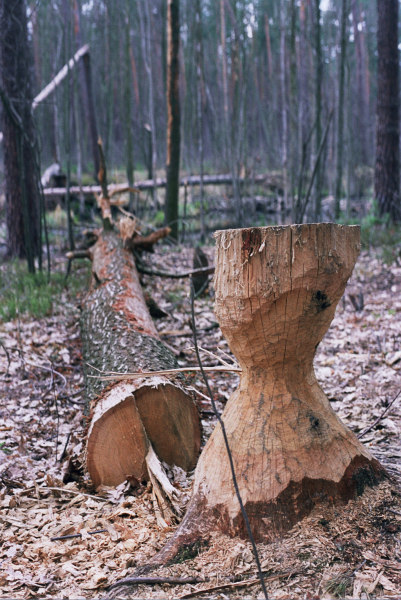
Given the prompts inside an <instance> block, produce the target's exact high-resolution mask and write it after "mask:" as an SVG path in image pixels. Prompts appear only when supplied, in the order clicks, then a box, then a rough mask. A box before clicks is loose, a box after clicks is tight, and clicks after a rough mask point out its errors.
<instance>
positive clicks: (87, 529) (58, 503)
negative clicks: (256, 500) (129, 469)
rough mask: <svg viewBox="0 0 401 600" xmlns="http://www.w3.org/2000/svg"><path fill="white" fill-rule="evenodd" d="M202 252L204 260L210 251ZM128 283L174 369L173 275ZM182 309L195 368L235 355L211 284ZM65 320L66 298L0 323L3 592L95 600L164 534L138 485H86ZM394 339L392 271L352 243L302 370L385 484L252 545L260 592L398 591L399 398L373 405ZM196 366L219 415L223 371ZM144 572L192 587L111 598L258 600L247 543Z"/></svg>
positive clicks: (207, 405)
mask: <svg viewBox="0 0 401 600" xmlns="http://www.w3.org/2000/svg"><path fill="white" fill-rule="evenodd" d="M205 252H206V253H207V255H208V257H209V260H210V262H212V260H213V249H212V248H209V247H206V248H205ZM147 260H148V264H149V266H150V267H151V268H153V269H158V270H163V271H183V270H190V269H191V262H192V250H191V249H189V248H180V249H179V250H173V249H172V248H170V247H168V248H167V247H165V246H164V247H163V246H160V247H158V248H156V252H155V254H154V255H153V257H152V260H150V259H147ZM143 283H144V285H145V287H146V289H147V291H148V292H149V294H150V295H151V296H152V298H153V299H154V300H156V301H157V304H158V305H159V307H160V308H161V309H162V310H163V311H164V312H165V313H167V316H166V317H164V318H163V319H159V320H158V321H157V326H158V329H159V332H160V335H161V336H162V339H163V340H164V341H165V342H166V343H167V344H168V345H169V347H170V348H172V349H173V351H174V353H175V354H176V356H177V359H178V362H179V365H180V366H188V365H191V364H192V365H195V364H196V358H195V354H194V351H193V341H192V330H191V317H190V314H191V312H190V300H189V282H188V280H187V279H181V280H177V279H171V280H170V279H161V278H157V277H152V276H147V275H144V276H143ZM355 298H357V299H358V302H356V301H355ZM195 315H196V326H197V330H198V336H199V344H200V346H201V347H202V348H203V349H204V351H203V352H202V357H203V360H204V364H205V365H216V364H221V361H225V362H228V363H231V362H235V359H234V357H232V355H231V354H230V351H229V348H228V346H227V344H226V342H225V340H224V339H223V338H222V336H221V332H220V330H219V328H218V326H217V324H216V318H215V316H214V313H213V290H212V286H211V285H210V286H209V290H208V292H207V293H206V294H204V295H203V296H201V297H200V298H199V299H197V300H196V304H195ZM78 321H79V310H78V307H77V305H74V304H73V303H71V302H70V301H69V300H67V298H66V301H65V303H64V304H63V305H62V306H59V307H58V308H57V309H56V310H55V312H54V313H53V315H52V316H49V317H47V318H44V319H41V320H38V321H35V320H34V319H28V318H26V317H24V316H21V317H20V318H19V319H17V320H15V321H13V322H8V323H1V324H0V395H1V398H2V401H1V405H0V507H1V511H0V535H1V546H0V590H1V592H2V594H3V597H13V598H32V597H35V598H47V597H61V596H63V597H71V598H92V597H95V596H96V597H99V596H100V595H103V596H104V595H105V594H106V590H107V588H108V586H110V585H111V584H113V583H114V582H116V581H117V580H119V579H121V578H125V577H130V576H132V574H133V572H134V571H135V568H136V567H139V566H141V565H143V564H145V563H146V562H147V561H148V560H149V559H150V558H151V557H152V556H153V555H154V554H155V553H156V552H157V551H158V550H159V549H160V548H161V547H162V546H163V544H164V543H165V541H166V540H167V539H168V537H169V536H171V535H172V533H173V531H174V528H175V525H174V526H172V525H171V526H169V527H167V528H163V527H161V526H159V525H158V522H157V518H156V515H155V511H154V505H153V502H152V493H151V489H150V485H148V486H143V487H141V488H140V489H136V490H133V489H131V488H130V486H129V484H122V485H121V486H119V487H118V488H116V489H114V488H113V489H112V488H108V489H106V488H105V489H101V490H98V491H96V490H93V489H92V487H91V485H90V481H89V480H88V477H87V475H86V474H85V472H84V470H83V467H82V459H83V449H84V431H85V428H86V417H85V414H84V396H83V378H82V364H81V362H82V358H81V350H80V339H79V324H78ZM400 342H401V267H400V266H398V265H397V264H396V263H395V264H393V265H391V266H387V265H384V264H383V263H382V262H381V260H380V259H379V258H376V257H375V256H374V255H373V254H370V255H368V254H367V253H363V254H362V255H361V257H360V259H359V261H358V263H357V266H356V268H355V271H354V274H353V276H352V279H351V281H350V282H349V285H348V287H347V290H346V293H345V295H344V299H343V301H342V302H341V303H340V305H339V307H338V309H337V312H336V316H335V318H334V321H333V323H332V325H331V327H330V329H329V331H328V333H327V335H326V336H325V338H324V340H323V342H322V343H321V345H320V347H319V350H318V353H317V356H316V359H315V367H316V374H317V377H318V380H319V381H320V382H321V385H322V387H323V389H324V390H325V392H326V394H327V395H328V397H329V400H330V403H331V404H332V406H333V408H334V410H335V411H336V413H337V414H338V415H339V416H340V418H341V419H342V420H343V421H344V422H345V423H346V424H347V425H348V426H349V427H350V428H351V429H352V430H353V431H354V432H355V433H356V434H357V435H358V434H359V435H361V434H363V432H364V431H365V430H367V432H366V434H363V435H362V437H361V439H362V441H363V442H364V443H365V444H366V445H367V446H368V447H369V449H370V450H371V451H372V453H373V454H374V455H375V456H376V457H377V458H378V459H379V460H380V461H381V462H382V464H383V465H384V466H385V467H386V469H387V470H388V472H389V474H390V475H391V477H392V478H393V479H392V480H391V481H387V482H385V483H383V484H381V485H380V486H378V487H376V488H372V489H369V490H367V491H366V493H365V494H364V495H363V496H362V497H360V498H357V499H355V500H353V501H350V502H349V503H348V504H347V505H346V506H338V505H337V506H330V505H323V506H320V507H318V508H315V509H314V510H313V512H312V513H311V514H310V515H309V516H308V517H307V518H306V519H304V520H303V521H302V522H301V523H298V524H297V525H296V526H295V527H293V529H292V530H291V531H290V532H288V533H287V534H286V535H285V536H284V537H283V538H281V539H277V540H276V541H274V542H273V543H270V544H258V550H259V553H260V560H261V563H262V569H263V572H264V574H265V577H266V585H267V589H268V592H269V597H270V598H274V599H281V600H284V599H298V598H308V599H313V598H315V599H319V598H321V599H324V598H325V599H327V598H376V597H377V598H399V597H400V596H401V492H400V488H399V482H400V481H401V461H400V458H401V445H400V432H401V401H400V400H397V401H394V402H393V404H392V405H391V406H389V405H390V403H391V401H392V400H393V399H394V398H395V396H396V394H397V393H398V392H399V390H400V387H401V378H400V373H401V350H400V348H401V344H400ZM208 376H209V380H210V384H211V386H212V389H213V393H214V397H215V400H216V403H217V406H218V408H219V410H223V408H224V405H225V403H226V401H227V399H228V397H229V395H230V393H231V392H232V391H233V390H234V389H235V387H236V385H237V383H238V375H236V374H235V373H230V372H227V373H221V372H216V373H210V374H209V375H208ZM190 378H191V380H192V385H193V386H194V387H195V388H196V389H197V390H198V392H199V393H198V394H197V402H198V407H199V410H200V412H201V416H202V424H203V435H204V441H206V439H207V438H208V437H209V435H210V433H211V431H212V430H213V427H214V425H215V419H214V416H213V414H212V406H211V402H210V400H209V398H208V397H207V392H206V387H205V385H204V383H203V382H202V380H201V378H200V376H199V374H193V375H191V376H190ZM386 407H389V409H388V411H387V412H386V413H385V414H384V416H383V417H382V418H381V415H382V414H383V412H384V411H385V410H386ZM376 420H377V423H376V424H375V426H374V427H373V428H371V429H369V427H370V426H371V425H372V423H374V422H375V421H376ZM168 474H169V476H170V478H171V479H172V480H173V481H174V483H175V485H176V486H177V487H178V488H180V489H181V490H182V491H183V492H184V493H183V494H182V495H181V498H183V502H186V501H187V499H188V496H189V494H188V492H189V486H190V483H191V477H190V476H189V477H186V476H185V475H183V473H182V472H180V473H179V472H178V471H177V470H176V471H175V472H174V471H173V470H171V469H170V470H169V471H168ZM52 538H53V539H52ZM54 538H61V539H54ZM152 576H155V577H160V578H177V577H179V578H193V577H197V578H200V579H202V580H203V581H202V582H201V583H193V584H191V583H186V584H183V585H179V586H178V585H170V584H166V583H159V584H154V585H151V586H149V585H146V586H145V585H133V586H129V588H127V587H125V588H116V589H115V590H113V594H112V595H113V597H130V598H166V599H167V598H191V597H200V598H205V597H207V598H216V599H217V598H261V597H262V592H261V588H260V584H259V583H258V579H257V573H256V567H255V562H254V559H253V555H252V551H251V546H250V543H248V542H247V541H245V540H241V539H230V538H228V537H227V536H223V535H220V534H213V535H212V537H211V540H210V542H209V544H208V546H207V547H203V548H201V549H200V551H199V554H198V555H197V556H195V557H194V558H192V559H190V560H186V561H184V562H182V563H179V564H175V565H171V566H169V567H163V568H159V569H157V571H154V572H153V573H152ZM202 590H204V593H203V594H202ZM108 597H109V595H108ZM110 597H111V592H110Z"/></svg>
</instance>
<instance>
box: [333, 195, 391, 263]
mask: <svg viewBox="0 0 401 600" xmlns="http://www.w3.org/2000/svg"><path fill="white" fill-rule="evenodd" d="M341 222H343V223H344V224H346V225H359V224H360V226H361V244H362V249H363V250H368V251H372V250H374V251H375V252H377V254H378V255H379V256H380V258H381V259H382V260H383V262H384V263H385V264H387V265H391V264H393V263H397V264H401V225H400V224H394V223H391V222H390V219H389V218H388V216H387V215H384V216H379V214H378V210H377V207H376V206H375V205H373V207H372V209H371V210H370V212H369V213H368V214H367V215H366V216H365V217H363V218H362V220H360V221H357V220H353V219H344V220H342V221H341Z"/></svg>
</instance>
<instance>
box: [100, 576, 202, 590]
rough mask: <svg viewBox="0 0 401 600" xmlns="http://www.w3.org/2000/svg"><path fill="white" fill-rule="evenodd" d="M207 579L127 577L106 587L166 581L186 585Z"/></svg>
mask: <svg viewBox="0 0 401 600" xmlns="http://www.w3.org/2000/svg"><path fill="white" fill-rule="evenodd" d="M205 581H207V579H201V578H200V577H127V578H126V579H120V580H119V581H116V582H115V583H113V584H112V585H111V586H110V587H109V588H108V589H109V590H112V589H114V588H116V587H120V586H121V585H158V584H161V583H168V584H169V585H186V584H188V583H203V582H205Z"/></svg>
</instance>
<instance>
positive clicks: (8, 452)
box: [0, 442, 13, 454]
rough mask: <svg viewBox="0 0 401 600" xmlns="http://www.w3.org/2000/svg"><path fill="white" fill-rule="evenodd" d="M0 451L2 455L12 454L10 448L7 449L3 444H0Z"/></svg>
mask: <svg viewBox="0 0 401 600" xmlns="http://www.w3.org/2000/svg"><path fill="white" fill-rule="evenodd" d="M0 450H1V452H4V454H12V453H13V451H12V450H11V448H8V447H7V446H6V444H5V442H0Z"/></svg>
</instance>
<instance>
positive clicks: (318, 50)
mask: <svg viewBox="0 0 401 600" xmlns="http://www.w3.org/2000/svg"><path fill="white" fill-rule="evenodd" d="M320 18H321V15H320V0H315V61H316V68H315V112H316V137H315V156H317V154H318V152H319V148H320V144H321V141H322V86H323V81H322V79H323V68H322V42H321V25H320ZM321 163H322V161H319V164H318V166H317V172H316V183H315V210H314V213H315V222H316V223H318V222H319V221H320V220H321V217H322V183H323V181H322V179H323V178H322V167H321Z"/></svg>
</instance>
